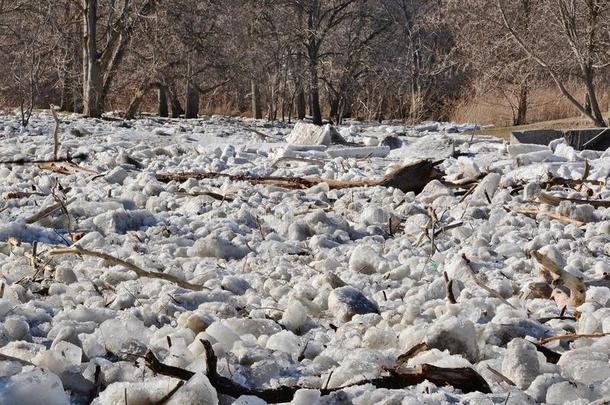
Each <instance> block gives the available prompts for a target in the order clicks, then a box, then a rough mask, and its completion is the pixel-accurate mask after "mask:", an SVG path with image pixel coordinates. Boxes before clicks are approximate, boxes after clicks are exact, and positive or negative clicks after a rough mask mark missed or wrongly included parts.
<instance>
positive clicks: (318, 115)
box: [309, 59, 322, 125]
mask: <svg viewBox="0 0 610 405" xmlns="http://www.w3.org/2000/svg"><path fill="white" fill-rule="evenodd" d="M309 79H310V83H309V96H310V98H311V101H310V102H311V116H312V118H313V123H314V124H315V125H322V111H321V110H320V88H319V85H318V66H317V60H316V59H313V60H310V62H309Z"/></svg>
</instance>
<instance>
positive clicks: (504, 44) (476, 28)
mask: <svg viewBox="0 0 610 405" xmlns="http://www.w3.org/2000/svg"><path fill="white" fill-rule="evenodd" d="M609 17H610V10H609V5H608V1H606V0H537V1H533V0H517V1H508V0H465V1H462V0H172V1H169V0H12V1H6V0H5V1H1V0H0V90H1V92H0V102H1V103H2V104H3V105H4V107H5V108H18V109H19V111H20V112H21V115H22V121H23V124H24V125H26V124H27V120H28V119H29V115H30V114H31V111H32V109H33V108H37V107H43V108H46V107H48V105H49V104H51V103H52V104H55V105H58V106H60V107H61V109H63V110H65V111H75V112H81V113H83V114H84V115H85V116H89V117H100V116H102V114H103V113H104V112H109V111H117V110H119V111H121V113H122V114H124V115H125V116H126V117H127V118H133V117H135V116H136V115H137V114H138V113H140V112H141V111H151V110H153V109H155V110H156V113H157V114H158V115H160V116H163V117H167V116H171V117H185V118H194V117H197V116H198V114H200V113H213V112H221V113H225V114H244V115H251V116H253V117H256V118H267V119H269V120H279V119H282V120H286V119H288V120H290V119H293V118H298V119H303V118H305V117H306V116H310V117H311V119H312V120H313V122H315V123H317V124H320V123H322V121H323V120H324V119H328V120H332V121H334V122H340V121H342V120H343V119H344V118H347V117H356V118H361V119H405V120H409V121H412V122H416V121H421V120H424V119H447V118H448V117H450V116H451V113H452V110H453V108H454V107H455V105H456V104H457V103H458V102H460V101H463V100H465V99H468V97H471V95H472V94H476V93H485V92H493V93H495V94H500V95H502V97H503V98H505V99H506V102H507V105H508V106H509V108H510V109H511V111H512V116H513V121H514V123H515V124H521V123H524V122H526V121H527V114H528V106H529V100H530V95H531V93H532V92H533V91H535V90H536V89H539V88H542V87H549V86H554V87H555V88H556V89H557V91H558V92H559V93H560V94H561V95H562V96H563V97H565V99H566V100H568V101H569V102H570V103H572V105H573V106H574V110H575V111H576V112H579V113H580V114H582V115H583V116H585V117H587V118H589V119H590V121H591V122H592V123H594V124H595V125H599V126H605V125H606V124H607V121H606V119H605V118H604V114H603V112H602V111H603V108H602V106H601V103H600V93H601V92H602V90H600V89H605V86H604V82H605V79H606V77H607V70H608V66H609V65H610V52H609V45H610V37H609V32H610V31H609V28H610V27H609V24H608V23H609Z"/></svg>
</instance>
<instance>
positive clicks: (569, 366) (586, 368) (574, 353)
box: [557, 348, 610, 384]
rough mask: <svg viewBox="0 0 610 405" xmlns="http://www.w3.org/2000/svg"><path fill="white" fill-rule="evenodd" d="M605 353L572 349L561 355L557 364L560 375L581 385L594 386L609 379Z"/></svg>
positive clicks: (608, 367) (607, 356) (588, 349)
mask: <svg viewBox="0 0 610 405" xmlns="http://www.w3.org/2000/svg"><path fill="white" fill-rule="evenodd" d="M609 357H610V356H609V355H608V353H607V352H602V351H593V350H591V349H590V348H582V349H573V350H570V351H567V352H565V353H563V354H562V355H561V358H560V359H559V361H558V362H557V365H558V366H559V369H560V370H561V375H563V376H564V377H566V378H569V379H570V380H572V381H576V382H581V383H583V384H594V383H597V382H601V381H604V380H606V379H608V378H610V364H608V360H609Z"/></svg>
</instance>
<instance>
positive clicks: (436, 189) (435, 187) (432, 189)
mask: <svg viewBox="0 0 610 405" xmlns="http://www.w3.org/2000/svg"><path fill="white" fill-rule="evenodd" d="M452 195H453V191H451V189H450V188H449V187H447V186H445V185H444V184H443V183H441V182H440V181H438V180H432V181H431V182H429V183H428V184H426V185H425V186H424V189H423V190H422V192H421V193H419V195H418V196H417V198H418V200H420V201H421V202H423V203H426V204H431V203H433V202H434V200H436V199H437V198H439V197H443V196H452Z"/></svg>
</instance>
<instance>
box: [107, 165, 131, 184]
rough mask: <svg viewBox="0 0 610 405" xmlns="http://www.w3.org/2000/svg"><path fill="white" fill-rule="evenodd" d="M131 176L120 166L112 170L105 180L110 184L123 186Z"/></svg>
mask: <svg viewBox="0 0 610 405" xmlns="http://www.w3.org/2000/svg"><path fill="white" fill-rule="evenodd" d="M127 176H129V173H128V172H127V170H125V169H123V168H122V167H120V166H117V167H115V168H114V169H112V170H111V171H110V172H109V173H108V174H106V176H104V178H105V179H106V181H107V182H108V183H110V184H123V181H125V179H126V178H127Z"/></svg>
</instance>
